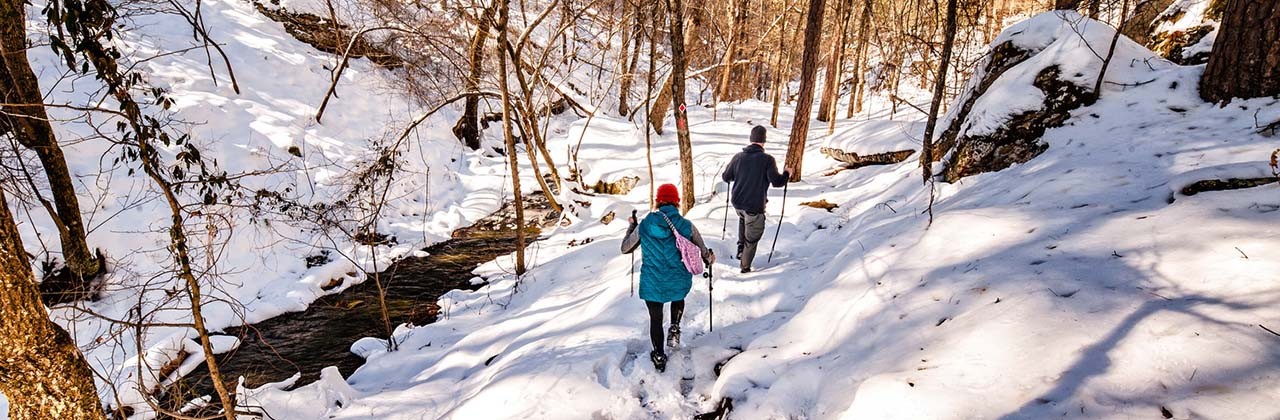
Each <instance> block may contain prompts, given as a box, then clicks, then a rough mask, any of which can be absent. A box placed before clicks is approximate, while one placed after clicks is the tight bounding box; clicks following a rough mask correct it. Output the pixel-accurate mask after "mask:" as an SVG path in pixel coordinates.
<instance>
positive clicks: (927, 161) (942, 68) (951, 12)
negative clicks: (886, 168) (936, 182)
mask: <svg viewBox="0 0 1280 420" xmlns="http://www.w3.org/2000/svg"><path fill="white" fill-rule="evenodd" d="M945 37H946V39H945V40H944V41H943V43H942V63H941V64H939V65H938V76H937V77H935V78H934V81H933V100H932V101H930V103H929V119H928V122H926V123H925V126H924V146H923V147H922V148H921V153H920V169H921V175H922V179H923V181H924V182H926V183H927V182H929V181H930V180H931V179H933V166H932V165H933V160H934V159H933V133H934V130H935V128H936V126H937V125H938V109H940V108H941V107H942V101H943V95H944V93H945V91H946V88H947V67H949V66H950V65H951V49H952V44H955V40H956V0H947V28H946V34H945ZM930 196H931V197H932V194H930ZM932 203H933V200H932V199H930V206H929V208H930V210H929V219H930V221H932V220H933V204H932Z"/></svg>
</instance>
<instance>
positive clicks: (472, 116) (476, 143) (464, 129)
mask: <svg viewBox="0 0 1280 420" xmlns="http://www.w3.org/2000/svg"><path fill="white" fill-rule="evenodd" d="M492 24H493V7H486V8H485V9H484V13H483V14H482V16H481V17H480V20H479V21H478V22H477V23H476V33H475V35H474V36H473V37H472V38H471V54H470V57H469V58H468V60H469V61H470V63H469V64H470V69H469V72H468V73H467V78H466V80H465V81H464V83H465V84H466V88H467V91H468V92H476V91H478V90H480V78H481V77H482V75H483V72H484V44H485V40H487V39H489V27H490V25H492ZM479 114H480V96H477V95H472V96H468V97H467V99H466V102H465V104H464V105H463V107H462V118H461V119H459V120H458V122H457V123H456V124H454V125H453V135H454V136H455V137H457V138H458V140H462V142H463V143H464V144H466V145H467V147H469V148H471V150H476V149H479V148H480V115H479Z"/></svg>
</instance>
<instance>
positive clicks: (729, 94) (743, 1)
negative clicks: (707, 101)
mask: <svg viewBox="0 0 1280 420" xmlns="http://www.w3.org/2000/svg"><path fill="white" fill-rule="evenodd" d="M747 6H748V3H747V0H738V1H737V2H736V3H735V5H734V15H733V27H732V28H729V42H728V44H727V45H725V51H724V61H722V62H721V65H720V85H719V87H718V88H716V97H717V99H718V100H719V101H734V100H738V99H741V98H739V97H738V96H737V95H736V93H735V92H733V90H732V89H731V88H730V86H729V80H730V79H729V76H730V75H732V74H733V69H734V65H733V62H734V60H737V59H738V58H737V57H738V50H739V49H740V48H739V47H738V45H739V44H740V43H742V42H743V41H744V38H745V31H746V26H747Z"/></svg>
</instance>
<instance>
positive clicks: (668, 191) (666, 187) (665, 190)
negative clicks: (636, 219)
mask: <svg viewBox="0 0 1280 420" xmlns="http://www.w3.org/2000/svg"><path fill="white" fill-rule="evenodd" d="M656 201H657V202H658V205H659V206H661V205H663V204H679V203H680V190H677V189H676V186H675V185H671V184H662V186H659V187H658V197H657V198H656Z"/></svg>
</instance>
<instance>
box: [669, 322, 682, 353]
mask: <svg viewBox="0 0 1280 420" xmlns="http://www.w3.org/2000/svg"><path fill="white" fill-rule="evenodd" d="M667 348H669V349H678V348H680V326H679V325H672V326H671V328H668V329H667Z"/></svg>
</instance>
